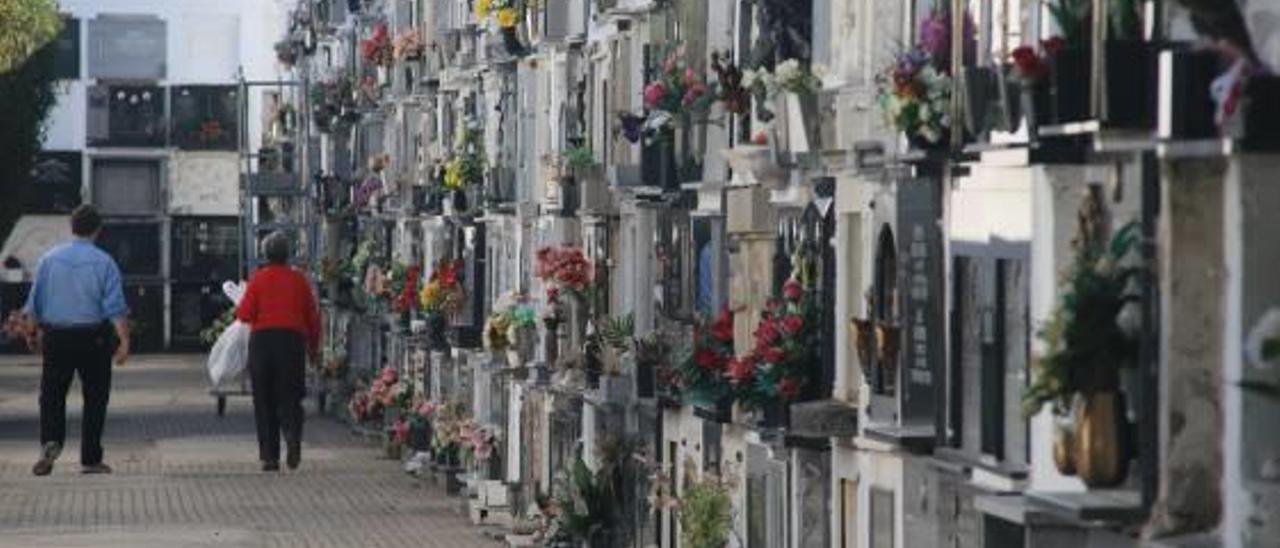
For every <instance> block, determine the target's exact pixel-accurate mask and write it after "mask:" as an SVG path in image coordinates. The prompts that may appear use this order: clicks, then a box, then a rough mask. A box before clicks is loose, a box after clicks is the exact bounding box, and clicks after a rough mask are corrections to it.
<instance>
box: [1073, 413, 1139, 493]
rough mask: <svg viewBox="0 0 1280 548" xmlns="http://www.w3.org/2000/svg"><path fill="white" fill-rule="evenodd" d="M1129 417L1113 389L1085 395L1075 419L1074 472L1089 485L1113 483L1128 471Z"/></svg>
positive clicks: (1119, 482)
mask: <svg viewBox="0 0 1280 548" xmlns="http://www.w3.org/2000/svg"><path fill="white" fill-rule="evenodd" d="M1127 433H1128V419H1126V418H1125V403H1124V395H1123V394H1122V393H1121V392H1119V391H1116V390H1106V391H1099V392H1094V393H1090V394H1085V395H1084V402H1083V404H1082V405H1081V406H1080V408H1079V414H1078V416H1077V419H1076V437H1075V446H1074V449H1075V456H1074V461H1075V468H1076V475H1077V476H1078V477H1079V478H1080V479H1081V481H1084V483H1085V485H1087V486H1089V487H1090V488H1105V487H1115V486H1118V485H1120V484H1121V483H1124V480H1125V477H1126V476H1127V475H1128V473H1129V456H1128V451H1127V448H1128V440H1127V439H1126V436H1127Z"/></svg>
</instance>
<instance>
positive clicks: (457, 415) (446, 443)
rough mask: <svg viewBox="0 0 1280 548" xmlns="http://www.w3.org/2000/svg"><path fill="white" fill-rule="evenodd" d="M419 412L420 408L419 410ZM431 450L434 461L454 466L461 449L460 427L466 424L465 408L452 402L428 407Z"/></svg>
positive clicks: (461, 404)
mask: <svg viewBox="0 0 1280 548" xmlns="http://www.w3.org/2000/svg"><path fill="white" fill-rule="evenodd" d="M420 410H421V408H420ZM428 414H429V416H430V420H431V450H432V452H434V453H435V456H436V460H437V461H438V462H442V463H449V464H456V463H457V462H458V460H459V456H460V455H459V453H460V451H461V449H462V441H463V439H462V426H463V423H464V422H466V421H467V420H469V419H467V416H466V406H465V405H464V404H463V403H462V402H458V401H452V402H446V403H441V404H434V405H431V406H430V409H429V413H428Z"/></svg>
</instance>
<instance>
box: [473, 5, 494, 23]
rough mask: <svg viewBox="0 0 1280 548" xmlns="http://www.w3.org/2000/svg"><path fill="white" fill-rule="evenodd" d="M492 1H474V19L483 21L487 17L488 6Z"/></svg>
mask: <svg viewBox="0 0 1280 548" xmlns="http://www.w3.org/2000/svg"><path fill="white" fill-rule="evenodd" d="M491 4H493V0H476V17H479V18H480V19H484V18H486V17H488V16H489V6H490V5H491Z"/></svg>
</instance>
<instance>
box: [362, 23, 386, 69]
mask: <svg viewBox="0 0 1280 548" xmlns="http://www.w3.org/2000/svg"><path fill="white" fill-rule="evenodd" d="M360 58H361V59H363V60H364V63H365V64H366V65H370V66H379V67H389V66H391V62H392V60H393V59H395V55H394V49H393V47H392V45H391V33H390V31H388V30H387V24H386V23H381V22H380V23H378V24H376V25H374V26H373V33H372V34H370V35H369V37H368V38H365V39H364V40H361V41H360Z"/></svg>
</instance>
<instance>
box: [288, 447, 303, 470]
mask: <svg viewBox="0 0 1280 548" xmlns="http://www.w3.org/2000/svg"><path fill="white" fill-rule="evenodd" d="M301 462H302V444H301V443H290V444H289V453H288V454H287V455H285V457H284V463H285V464H287V465H289V469H290V470H297V469H298V464H300V463H301Z"/></svg>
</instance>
